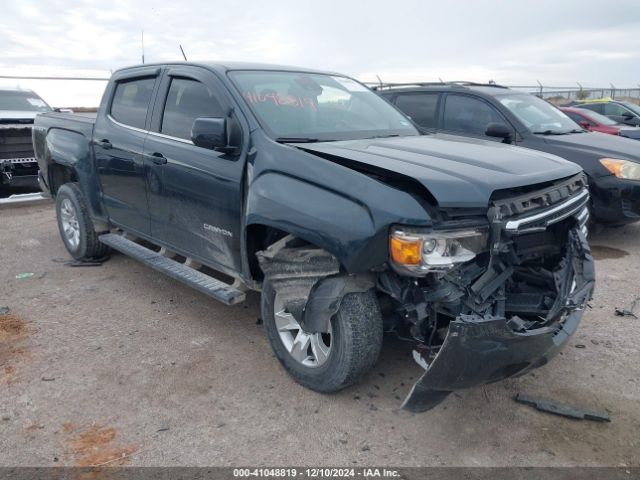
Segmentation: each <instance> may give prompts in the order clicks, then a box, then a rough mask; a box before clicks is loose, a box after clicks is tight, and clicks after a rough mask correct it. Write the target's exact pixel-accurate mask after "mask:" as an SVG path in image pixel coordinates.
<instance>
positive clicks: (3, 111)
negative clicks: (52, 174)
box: [0, 87, 52, 191]
mask: <svg viewBox="0 0 640 480" xmlns="http://www.w3.org/2000/svg"><path fill="white" fill-rule="evenodd" d="M51 110H52V109H51V107H50V106H49V105H47V103H46V102H45V101H44V100H43V99H42V98H40V97H39V96H38V95H37V94H36V93H35V92H33V91H31V90H25V89H22V88H9V87H1V88H0V191H4V190H8V189H9V187H23V188H28V189H32V190H38V189H39V186H38V162H37V161H36V158H35V155H34V153H33V145H32V143H31V127H32V126H33V120H34V118H35V117H36V115H38V114H39V113H44V112H49V111H51Z"/></svg>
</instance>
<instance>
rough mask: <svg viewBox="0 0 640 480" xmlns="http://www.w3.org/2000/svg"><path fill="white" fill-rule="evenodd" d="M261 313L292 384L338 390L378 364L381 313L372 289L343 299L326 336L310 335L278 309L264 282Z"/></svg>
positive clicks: (319, 389)
mask: <svg viewBox="0 0 640 480" xmlns="http://www.w3.org/2000/svg"><path fill="white" fill-rule="evenodd" d="M261 309H262V319H263V322H264V327H265V330H266V333H267V337H268V338H269V341H270V343H271V347H272V348H273V351H274V352H275V354H276V356H277V357H278V360H280V363H281V364H282V365H283V366H284V368H285V369H286V370H287V372H289V374H290V375H291V376H292V377H293V378H294V380H295V381H296V382H298V383H300V384H301V385H303V386H305V387H307V388H309V389H311V390H315V391H316V392H323V393H329V392H336V391H338V390H342V389H343V388H346V387H348V386H350V385H353V384H354V383H356V382H357V381H358V380H359V379H360V377H362V375H364V374H365V373H367V372H368V371H369V370H371V368H372V367H373V366H374V365H375V363H376V361H377V360H378V357H379V355H380V350H381V348H382V333H383V327H382V314H381V313H380V306H379V305H378V299H377V298H376V295H375V293H374V292H373V291H372V290H371V291H368V292H364V293H349V294H347V295H345V296H344V297H343V299H342V302H341V305H340V309H339V310H338V312H337V313H336V315H334V317H333V318H332V319H331V321H330V327H329V329H328V332H326V333H322V334H320V333H317V334H308V333H305V332H304V331H303V330H302V329H301V328H300V325H299V324H298V322H297V321H296V320H295V319H294V318H293V316H292V315H291V314H289V313H287V312H286V311H285V310H284V308H283V307H282V303H281V302H279V300H278V295H277V294H276V292H275V290H274V288H273V286H272V285H271V283H270V282H269V280H268V279H265V281H264V284H263V288H262V299H261ZM296 326H297V331H296ZM314 336H315V337H314ZM314 338H315V339H314ZM292 343H293V345H292ZM327 347H328V348H327ZM316 352H318V353H316ZM320 352H321V353H320Z"/></svg>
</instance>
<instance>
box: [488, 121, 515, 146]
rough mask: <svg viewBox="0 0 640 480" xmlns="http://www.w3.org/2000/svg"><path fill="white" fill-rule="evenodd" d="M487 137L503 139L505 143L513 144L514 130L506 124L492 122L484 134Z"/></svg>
mask: <svg viewBox="0 0 640 480" xmlns="http://www.w3.org/2000/svg"><path fill="white" fill-rule="evenodd" d="M484 134H485V135H486V136H487V137H495V138H502V141H503V143H511V140H512V137H513V129H511V128H510V127H508V126H506V125H505V124H504V123H497V122H491V123H490V124H488V125H487V130H486V131H485V132H484Z"/></svg>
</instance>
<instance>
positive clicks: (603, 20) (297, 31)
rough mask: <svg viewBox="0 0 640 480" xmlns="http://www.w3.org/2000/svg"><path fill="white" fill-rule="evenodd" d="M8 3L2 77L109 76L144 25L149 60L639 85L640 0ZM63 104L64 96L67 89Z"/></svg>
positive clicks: (131, 55)
mask: <svg viewBox="0 0 640 480" xmlns="http://www.w3.org/2000/svg"><path fill="white" fill-rule="evenodd" d="M5 3H6V5H3V15H2V17H0V44H2V45H3V48H2V52H1V53H0V73H2V74H11V73H12V72H15V71H17V68H18V66H22V67H21V68H24V66H32V67H29V68H32V71H45V70H46V68H54V67H55V68H64V69H65V71H68V72H73V71H75V70H78V71H79V70H87V69H89V70H97V71H100V72H102V73H101V74H103V75H108V74H109V72H110V71H112V70H115V69H117V68H120V67H123V66H126V65H131V64H137V63H140V62H141V58H142V41H141V40H142V38H141V37H142V31H143V30H144V47H145V52H144V53H145V59H146V61H147V62H166V61H177V60H182V54H181V53H180V49H179V45H182V46H183V48H184V50H185V52H186V54H187V56H188V58H189V59H190V60H243V61H257V62H268V63H281V64H288V65H300V66H306V67H314V68H318V69H327V70H332V71H341V72H344V73H347V74H350V75H353V76H356V77H358V78H360V79H363V80H375V79H376V75H379V76H380V77H382V78H383V79H384V80H389V81H417V80H423V81H429V80H434V81H437V80H438V77H441V78H443V79H445V80H451V79H468V80H475V81H487V80H489V79H494V80H496V81H498V82H502V83H526V84H535V81H536V80H540V81H541V82H542V83H544V84H547V85H550V84H560V85H572V84H574V83H575V82H576V81H580V82H581V83H582V84H584V85H590V86H598V85H603V84H604V85H607V84H609V82H613V83H614V84H616V85H621V86H624V85H628V86H634V85H637V84H638V82H639V81H640V68H639V67H638V65H640V62H639V60H640V59H639V56H640V36H638V34H637V32H638V31H640V3H639V2H637V0H619V1H617V2H616V4H615V6H613V5H612V6H611V7H610V8H603V7H602V3H601V2H597V1H595V0H565V1H563V2H557V1H553V0H538V1H535V2H528V1H522V2H512V1H509V0H494V1H491V2H489V1H472V0H459V1H457V2H455V3H451V2H433V1H431V2H429V1H420V0H405V1H402V0H401V1H399V2H396V3H394V4H389V3H388V2H386V1H384V2H383V1H382V0H370V1H368V2H366V3H365V4H363V3H362V2H355V1H354V2H348V1H344V0H342V1H339V0H323V2H320V3H314V4H312V3H309V2H300V1H299V0H296V1H294V0H273V1H271V2H269V3H268V5H267V4H265V3H264V2H261V1H258V0H246V1H245V2H241V3H240V2H224V3H221V2H219V1H217V2H216V1H211V0H183V1H182V2H171V3H169V2H157V1H156V0H138V1H135V0H131V1H128V0H112V1H111V2H109V3H108V7H106V6H105V5H106V4H105V3H104V2H103V1H102V0H101V1H96V0H74V1H70V0H40V1H37V2H35V1H32V0H20V1H12V2H5ZM57 88H58V90H59V91H60V92H62V91H63V90H64V88H62V87H57ZM65 88H67V87H65ZM87 88H88V87H87ZM89 90H90V91H91V92H93V91H94V90H95V88H94V87H90V88H89ZM48 91H51V92H54V91H55V89H54V88H48ZM52 95H53V96H54V97H55V95H56V94H55V93H52ZM65 95H67V94H65ZM90 95H93V97H91V98H90ZM99 96H100V95H99V94H95V93H93V94H89V93H87V96H84V97H82V101H90V102H92V103H94V104H97V102H98V101H99ZM66 98H68V95H67V97H65V101H66ZM52 101H53V102H54V103H56V104H60V103H61V102H62V97H61V96H60V97H58V98H56V99H55V101H54V100H52Z"/></svg>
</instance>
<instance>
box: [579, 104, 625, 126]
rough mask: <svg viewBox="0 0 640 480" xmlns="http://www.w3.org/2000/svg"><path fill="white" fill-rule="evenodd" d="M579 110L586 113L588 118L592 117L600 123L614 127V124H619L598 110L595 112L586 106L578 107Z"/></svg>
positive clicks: (583, 113)
mask: <svg viewBox="0 0 640 480" xmlns="http://www.w3.org/2000/svg"><path fill="white" fill-rule="evenodd" d="M576 110H577V111H578V112H580V113H581V114H582V115H584V116H585V117H587V118H590V119H591V120H593V121H594V122H596V123H599V124H600V125H606V126H609V127H612V126H613V125H618V122H616V121H615V120H611V119H610V118H609V117H605V116H604V115H601V114H599V113H598V112H594V111H593V110H587V109H586V108H576Z"/></svg>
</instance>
